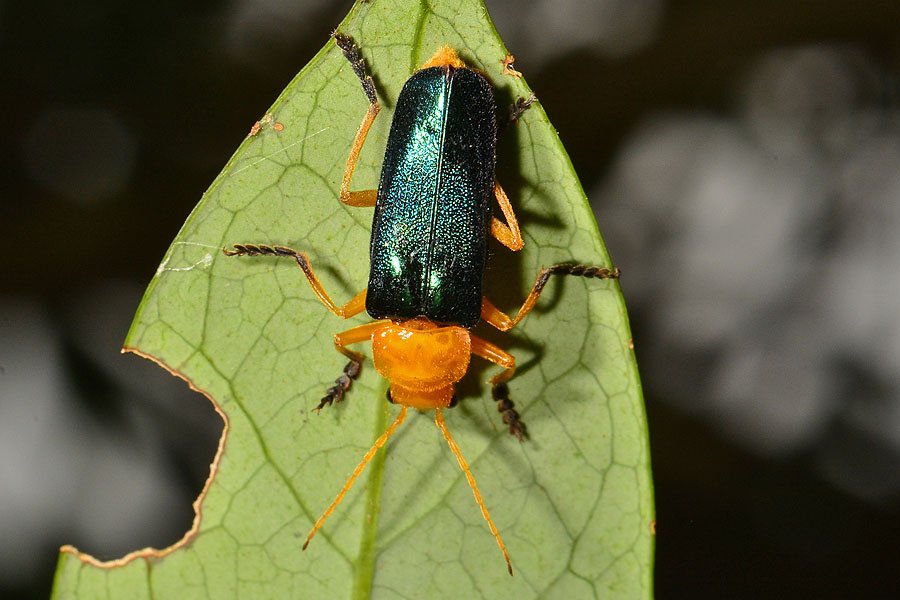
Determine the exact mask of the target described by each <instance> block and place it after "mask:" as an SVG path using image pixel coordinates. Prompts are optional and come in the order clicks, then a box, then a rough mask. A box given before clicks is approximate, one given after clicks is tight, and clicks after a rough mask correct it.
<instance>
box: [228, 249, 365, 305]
mask: <svg viewBox="0 0 900 600" xmlns="http://www.w3.org/2000/svg"><path fill="white" fill-rule="evenodd" d="M222 252H224V253H225V256H287V257H290V258H293V259H294V260H295V261H297V265H298V266H299V267H300V269H301V270H302V271H303V274H304V275H306V279H307V280H309V285H310V286H312V289H313V292H314V293H315V294H316V297H317V298H318V299H319V300H320V301H321V302H322V304H324V305H325V308H327V309H328V310H330V311H331V312H332V313H334V314H335V315H337V316H339V317H340V318H342V319H349V318H350V317H353V316H356V315H358V314H359V313H361V312H362V311H364V310H365V309H366V290H363V291H361V292H360V293H358V294H357V295H355V296H354V297H353V298H351V299H350V301H348V302H347V303H346V304H345V305H343V306H338V305H337V304H335V303H334V301H333V300H332V299H331V296H329V295H328V292H326V291H325V288H323V287H322V283H321V282H320V281H319V278H318V277H316V272H315V271H313V268H312V265H311V264H310V263H309V257H308V256H306V253H305V252H297V251H296V250H292V249H291V248H287V247H285V246H264V245H262V244H259V245H256V244H235V245H234V250H227V249H223V250H222Z"/></svg>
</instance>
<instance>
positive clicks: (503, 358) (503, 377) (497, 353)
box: [471, 335, 528, 442]
mask: <svg viewBox="0 0 900 600" xmlns="http://www.w3.org/2000/svg"><path fill="white" fill-rule="evenodd" d="M471 339H472V354H474V355H475V356H480V357H481V358H483V359H485V360H489V361H491V362H492V363H494V364H495V365H500V366H501V367H503V368H504V369H503V371H502V372H500V373H498V374H497V375H494V376H493V377H491V378H490V379H489V380H488V381H489V383H490V384H491V396H492V397H493V398H494V402H496V403H497V412H499V413H500V414H501V418H502V419H503V423H504V424H505V425H506V426H507V427H508V428H509V433H510V435H513V436H515V438H516V439H517V440H519V441H520V442H521V441H524V440H525V438H527V437H528V429H527V428H526V427H525V423H523V422H522V419H521V417H520V416H519V413H518V411H517V410H516V409H515V406H514V405H513V402H512V400H510V399H509V387H508V386H507V385H506V382H507V381H509V379H510V378H511V377H512V376H513V374H515V372H516V359H515V357H514V356H513V355H512V354H510V353H509V352H505V351H504V350H502V349H500V348H499V347H498V346H495V345H494V344H492V343H490V342H489V341H487V340H483V339H481V338H480V337H477V336H474V335H473V336H471Z"/></svg>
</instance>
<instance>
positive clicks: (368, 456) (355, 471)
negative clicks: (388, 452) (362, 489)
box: [303, 406, 407, 550]
mask: <svg viewBox="0 0 900 600" xmlns="http://www.w3.org/2000/svg"><path fill="white" fill-rule="evenodd" d="M406 410H407V407H405V406H404V407H401V408H400V414H398V415H397V418H396V419H394V422H393V423H391V425H390V427H388V428H387V429H386V430H385V432H384V433H382V434H381V437H379V438H378V439H377V440H375V443H374V444H372V447H371V448H369V451H368V452H366V454H365V456H363V458H362V460H361V461H360V463H359V464H358V465H356V468H355V469H353V473H351V474H350V477H349V478H347V483H345V484H344V487H343V488H341V491H340V492H338V495H337V496H336V497H335V499H334V502H332V503H331V505H330V506H329V507H328V508H326V509H325V512H323V513H322V516H321V517H319V520H318V521H316V524H315V525H313V528H312V531H310V532H309V535H308V536H306V541H305V542H303V549H304V550H306V547H307V546H309V542H310V540H312V539H313V536H314V535H316V532H317V531H319V529H321V528H322V525H323V524H324V523H325V519H327V518H328V517H329V516H331V513H333V512H334V509H335V508H337V505H338V504H340V503H341V500H343V499H344V496H345V495H346V494H347V492H348V491H350V488H351V487H353V484H354V482H356V478H357V477H359V476H360V474H361V473H362V472H363V469H365V468H366V465H367V464H369V461H370V460H372V457H373V456H375V453H376V452H378V450H379V449H380V448H381V447H382V446H384V445H385V443H387V441H388V438H390V437H391V436H392V435H393V434H394V431H396V429H397V428H398V427H399V426H400V424H401V423H402V422H403V419H405V418H406Z"/></svg>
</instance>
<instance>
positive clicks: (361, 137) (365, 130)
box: [333, 32, 381, 207]
mask: <svg viewBox="0 0 900 600" xmlns="http://www.w3.org/2000/svg"><path fill="white" fill-rule="evenodd" d="M333 35H334V41H335V42H336V43H337V45H338V47H339V48H340V49H341V51H342V52H343V53H344V56H345V57H346V58H347V60H348V61H350V66H351V67H353V72H354V73H356V76H357V77H358V78H359V81H360V83H361V84H362V88H363V92H365V94H366V97H367V98H368V99H369V109H368V110H367V111H366V116H365V117H363V120H362V123H361V124H360V126H359V129H358V130H357V131H356V137H355V138H354V139H353V146H351V147H350V155H349V156H348V157H347V166H346V167H345V168H344V177H343V179H341V196H340V198H341V202H343V203H344V204H346V205H348V206H359V207H365V206H375V200H376V198H377V196H378V191H377V190H362V191H358V192H351V191H350V180H351V179H353V171H354V170H355V169H356V162H357V160H359V153H360V152H361V151H362V147H363V144H365V142H366V136H368V135H369V129H370V128H371V127H372V123H373V122H375V117H377V116H378V112H379V111H380V110H381V106H380V105H379V104H378V97H377V96H376V95H375V84H374V83H373V82H372V77H371V76H370V75H369V74H368V73H366V64H365V62H364V61H363V58H362V55H361V54H360V53H359V48H358V47H357V46H356V44H355V43H354V42H353V38H351V37H350V36H348V35H344V34H342V33H338V32H334V34H333Z"/></svg>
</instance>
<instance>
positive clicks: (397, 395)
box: [224, 32, 619, 575]
mask: <svg viewBox="0 0 900 600" xmlns="http://www.w3.org/2000/svg"><path fill="white" fill-rule="evenodd" d="M333 38H334V40H335V43H336V45H337V46H338V47H339V48H340V49H341V51H342V52H343V54H344V56H345V57H346V59H347V60H348V61H349V63H350V65H351V67H352V68H353V71H354V73H355V74H356V76H357V78H358V79H359V81H360V83H361V85H362V88H363V92H364V93H365V95H366V97H367V98H368V100H369V107H368V110H367V111H366V115H365V116H364V117H363V120H362V123H361V124H360V126H359V129H358V131H357V133H356V137H355V138H354V140H353V144H352V146H351V148H350V153H349V156H348V158H347V164H346V167H345V169H344V175H343V179H342V181H341V188H340V201H341V202H343V203H344V204H346V205H349V206H355V207H374V209H375V211H374V217H373V222H372V236H371V242H370V246H369V258H370V270H369V281H368V286H367V288H366V289H364V290H362V291H361V292H360V293H358V294H357V295H356V296H354V297H353V298H352V299H350V300H349V301H348V302H347V303H346V304H344V305H342V306H338V305H337V304H336V303H335V302H334V301H333V300H332V299H331V296H330V295H329V294H328V293H327V292H326V291H325V289H324V288H323V286H322V284H321V282H320V281H319V279H318V277H317V276H316V273H315V271H314V270H313V267H312V264H311V263H310V261H309V258H308V257H307V255H306V254H305V253H303V252H298V251H296V250H293V249H291V248H288V247H286V246H274V245H264V244H235V245H234V247H233V249H224V253H225V254H226V255H228V256H241V255H244V256H280V257H288V258H291V259H293V260H294V261H295V262H296V263H297V265H298V266H299V267H300V269H301V270H302V271H303V274H304V275H305V276H306V278H307V280H308V281H309V284H310V286H311V287H312V290H313V292H314V293H315V295H316V296H317V297H318V299H319V300H320V301H321V302H322V304H324V305H325V307H326V308H327V309H328V310H329V311H331V312H332V313H333V314H335V315H337V316H338V317H341V318H343V319H348V318H350V317H353V316H355V315H357V314H359V313H361V312H362V311H363V310H365V311H366V312H367V313H368V314H369V316H371V317H372V318H373V319H375V320H374V321H372V322H370V323H367V324H365V325H360V326H357V327H353V328H351V329H348V330H347V331H344V332H342V333H338V334H337V335H335V336H334V345H335V348H336V349H337V351H338V352H340V353H341V354H343V355H345V356H346V357H347V358H348V359H349V362H348V363H347V365H346V366H345V367H344V371H343V373H342V374H341V376H340V377H338V379H337V380H336V381H335V384H334V386H332V387H331V388H330V389H329V390H328V391H327V393H326V394H325V396H324V397H323V398H322V399H321V401H320V402H319V404H318V406H316V408H315V409H314V410H315V411H316V412H318V411H320V410H321V409H322V408H324V407H325V406H328V405H331V404H332V403H334V402H339V401H341V400H343V398H344V394H345V393H346V392H347V390H349V388H350V386H351V384H352V381H353V380H354V379H356V378H357V377H358V376H359V373H360V369H361V365H362V361H363V358H364V357H363V355H362V354H361V353H359V352H356V351H354V350H351V349H349V348H348V346H349V345H352V344H358V343H362V342H367V341H368V342H371V344H372V360H373V363H374V366H375V369H376V371H378V372H379V373H380V374H381V375H382V376H383V377H384V378H385V379H387V380H388V382H389V385H390V387H389V388H388V394H387V395H388V400H389V401H391V402H392V403H395V404H398V405H400V411H399V413H398V414H397V416H396V418H395V419H394V421H393V422H392V423H391V425H390V426H388V428H387V429H386V430H385V432H384V433H383V434H382V435H381V436H380V437H379V438H378V439H377V440H376V441H375V443H374V444H373V445H372V447H371V448H370V449H369V451H368V452H366V454H365V455H364V456H363V459H362V460H361V461H360V463H359V465H358V466H357V467H356V468H355V469H354V471H353V473H352V474H351V475H350V477H349V478H348V479H347V481H346V483H345V484H344V487H343V488H342V489H341V491H340V492H339V493H338V495H337V496H336V497H335V499H334V501H333V502H332V503H331V505H330V506H329V507H328V508H327V509H325V511H324V512H323V513H322V516H321V517H319V519H318V520H317V521H316V523H315V524H314V525H313V528H312V530H311V531H310V533H309V535H308V536H307V538H306V541H305V543H304V544H303V549H304V550H305V549H306V548H307V546H308V545H309V543H310V541H311V540H312V538H313V536H315V534H316V532H317V531H318V530H319V529H320V528H321V527H322V525H323V524H324V522H325V520H326V519H327V518H328V517H329V516H330V515H331V513H332V512H333V511H334V509H335V508H336V507H337V505H338V504H339V503H340V502H341V500H342V499H343V498H344V495H345V494H346V493H347V492H348V491H349V490H350V488H351V486H352V485H353V483H354V482H355V481H356V479H357V477H358V476H359V475H360V474H361V473H362V471H363V469H364V468H365V466H366V464H367V463H368V462H369V461H370V460H371V459H372V457H373V456H374V455H375V453H376V452H377V451H378V450H379V449H380V448H381V447H383V446H384V445H385V444H386V443H387V441H388V439H389V438H390V437H391V435H392V434H393V433H394V432H395V431H396V430H397V428H398V427H399V426H400V424H401V423H402V422H403V421H404V419H405V418H406V414H407V410H408V408H410V407H411V408H415V409H418V410H420V411H426V410H434V415H435V416H434V420H435V423H436V425H437V427H438V428H439V429H440V431H441V433H442V435H443V437H444V439H445V440H446V442H447V444H448V445H449V447H450V450H451V451H452V452H453V454H454V456H455V457H456V460H457V462H458V463H459V466H460V468H461V469H462V471H463V473H464V475H465V477H466V480H467V482H468V484H469V486H470V488H471V489H472V493H473V495H474V497H475V501H476V503H477V504H478V507H479V508H480V509H481V513H482V516H483V517H484V519H485V521H487V524H488V527H489V528H490V530H491V533H492V534H493V536H494V538H495V539H496V541H497V544H498V546H499V547H500V551H501V552H502V553H503V558H504V560H505V561H506V566H507V570H508V571H509V574H510V575H512V573H513V571H512V564H511V562H510V558H509V553H508V551H507V549H506V545H505V544H504V542H503V539H502V538H501V537H500V533H499V531H498V530H497V527H496V526H495V525H494V522H493V520H492V519H491V516H490V513H489V512H488V510H487V507H486V506H485V503H484V500H483V499H482V496H481V493H480V492H479V490H478V486H477V484H476V482H475V478H474V476H473V475H472V472H471V470H470V469H469V466H468V464H467V462H466V460H465V458H464V457H463V454H462V452H461V451H460V449H459V446H458V445H457V444H456V442H455V441H454V439H453V437H452V436H451V434H450V432H449V430H448V429H447V426H446V423H445V421H444V417H443V410H444V409H446V408H449V407H452V406H453V405H454V404H455V402H456V398H455V395H454V386H455V384H456V383H457V382H458V381H460V380H461V379H462V378H463V376H464V375H465V374H466V372H467V370H468V367H469V361H470V358H471V356H472V355H475V356H478V357H480V358H482V359H485V360H487V361H490V362H492V363H494V364H496V365H498V366H500V367H502V368H503V370H502V371H501V372H500V373H498V374H497V375H494V376H493V377H491V378H490V380H489V383H490V384H491V395H492V396H493V398H494V400H495V401H496V402H497V408H498V411H499V412H500V413H501V415H502V420H503V423H504V424H505V425H506V426H507V428H508V430H509V433H510V434H512V435H513V436H515V437H516V438H517V439H518V440H519V441H522V440H523V439H524V438H525V437H526V435H527V430H526V428H525V425H524V423H523V422H522V420H521V418H520V416H519V413H518V412H517V411H516V409H515V407H514V405H513V402H512V400H511V399H510V397H509V389H508V387H507V385H506V382H507V381H508V380H509V379H510V378H511V377H512V376H513V374H514V373H515V369H516V361H515V358H514V357H513V356H512V355H511V354H509V353H507V352H506V351H504V350H503V349H501V348H500V347H498V346H496V345H495V344H492V343H491V342H489V341H487V340H484V339H482V338H480V337H478V336H476V335H473V334H472V333H471V331H470V330H471V329H472V328H473V327H474V326H475V325H476V324H477V323H478V322H479V321H484V322H486V323H488V324H489V325H492V326H494V327H496V328H497V329H499V330H501V331H508V330H509V329H511V328H512V327H514V326H515V325H516V324H518V323H519V322H520V321H521V320H522V319H523V318H524V317H525V316H526V315H527V314H528V313H529V312H531V310H532V309H533V308H534V306H535V303H536V302H537V300H538V297H539V296H540V294H541V292H542V291H543V289H544V286H545V285H546V283H547V281H548V280H549V278H550V277H551V276H552V275H573V276H581V277H589V278H598V279H616V278H618V277H619V270H618V269H617V268H615V267H594V266H585V265H576V264H556V265H553V266H551V267H547V268H544V269H542V270H541V271H540V272H539V273H538V275H537V278H536V279H535V282H534V285H533V286H532V288H531V291H530V293H529V294H528V296H527V297H526V299H525V301H524V302H523V304H522V306H521V307H520V308H519V310H518V311H517V313H516V314H515V316H514V317H510V316H509V315H507V314H505V313H504V312H502V311H501V310H500V309H498V308H497V307H496V306H494V304H493V303H491V301H490V300H489V299H488V298H487V296H485V295H484V293H483V279H484V272H485V265H486V262H487V254H488V248H487V244H488V238H489V237H494V238H495V239H497V240H498V241H499V242H500V243H501V244H502V245H503V246H505V247H506V248H508V249H509V250H512V251H518V250H520V249H521V248H522V246H523V240H522V235H521V231H520V229H519V224H518V221H517V219H516V215H515V213H514V211H513V209H512V205H511V203H510V201H509V198H508V197H507V195H506V193H505V192H504V191H503V188H502V187H501V186H500V184H499V183H497V181H496V178H495V165H496V144H497V130H498V124H497V117H496V105H495V101H494V95H493V87H492V86H491V84H490V83H489V82H488V80H487V79H486V78H485V77H484V75H482V74H481V73H479V72H478V71H477V70H475V69H471V68H469V67H468V66H466V64H465V63H464V62H463V61H462V59H460V57H459V55H458V54H457V53H456V51H455V50H453V49H452V48H450V47H443V48H440V49H439V50H437V52H436V53H435V54H434V56H433V57H431V59H429V60H428V61H427V62H426V63H425V64H424V65H422V68H421V69H419V70H417V71H416V72H415V73H413V74H412V76H410V78H409V79H408V80H407V81H406V83H405V84H404V86H403V89H402V90H401V92H400V95H399V97H398V98H397V102H396V106H395V110H394V116H393V120H392V122H391V128H390V133H389V136H388V140H387V148H386V151H385V155H384V160H383V162H382V170H381V179H380V182H379V186H378V189H377V190H362V191H351V190H350V182H351V179H352V177H353V172H354V169H355V168H356V163H357V160H358V158H359V154H360V151H361V150H362V147H363V144H364V143H365V140H366V137H367V135H368V133H369V129H370V128H371V126H372V123H373V122H374V121H375V118H376V117H377V116H378V113H379V112H380V110H381V107H380V104H379V102H378V98H377V95H376V92H375V86H374V83H373V81H372V77H371V76H370V75H369V74H368V73H367V72H366V68H365V63H364V61H363V58H362V55H361V53H360V50H359V48H358V47H357V45H356V44H355V42H354V41H353V39H352V38H350V37H349V36H347V35H344V34H341V33H339V32H335V33H334V34H333ZM533 100H534V98H533V97H532V98H530V99H528V100H522V99H519V100H518V101H517V102H516V103H515V104H514V105H513V109H512V110H511V112H510V119H509V122H512V121H514V120H515V119H517V118H518V117H519V116H521V114H522V113H523V112H524V111H525V110H526V109H527V108H528V105H530V104H531V102H532V101H533ZM492 200H496V202H497V205H498V207H499V209H500V213H501V214H502V215H503V218H504V220H500V219H499V218H497V217H495V216H492V207H491V201H492Z"/></svg>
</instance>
